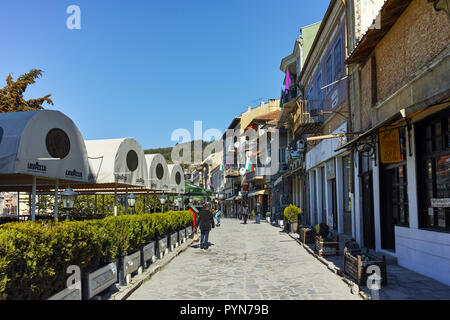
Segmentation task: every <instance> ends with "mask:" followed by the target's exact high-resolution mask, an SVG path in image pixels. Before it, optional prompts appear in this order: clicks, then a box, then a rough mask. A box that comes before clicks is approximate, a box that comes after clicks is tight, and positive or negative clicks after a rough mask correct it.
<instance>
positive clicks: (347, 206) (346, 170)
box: [342, 156, 352, 212]
mask: <svg viewBox="0 0 450 320" xmlns="http://www.w3.org/2000/svg"><path fill="white" fill-rule="evenodd" d="M342 169H343V179H342V182H343V191H344V211H347V212H351V211H352V206H351V202H350V188H349V186H350V157H349V156H345V157H343V158H342Z"/></svg>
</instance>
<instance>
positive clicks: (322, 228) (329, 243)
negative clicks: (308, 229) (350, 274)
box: [315, 222, 339, 256]
mask: <svg viewBox="0 0 450 320" xmlns="http://www.w3.org/2000/svg"><path fill="white" fill-rule="evenodd" d="M329 234H330V227H329V226H328V225H327V224H326V223H325V222H321V223H320V224H318V225H316V238H315V246H316V253H317V254H318V255H319V256H336V255H339V236H338V237H337V238H336V239H334V238H332V237H329Z"/></svg>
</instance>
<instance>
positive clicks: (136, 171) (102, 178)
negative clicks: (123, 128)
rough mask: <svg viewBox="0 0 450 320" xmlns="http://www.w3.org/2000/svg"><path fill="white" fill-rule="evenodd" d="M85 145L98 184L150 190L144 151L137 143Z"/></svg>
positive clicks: (127, 140)
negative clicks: (147, 188)
mask: <svg viewBox="0 0 450 320" xmlns="http://www.w3.org/2000/svg"><path fill="white" fill-rule="evenodd" d="M85 144H86V149H87V154H88V159H89V167H90V174H91V175H92V178H93V179H94V181H95V183H96V184H113V183H115V184H122V185H129V186H138V187H146V186H147V180H148V170H147V163H146V161H145V157H144V150H143V149H142V147H141V145H140V144H139V143H138V142H137V141H136V140H135V139H133V138H123V139H108V140H86V141H85Z"/></svg>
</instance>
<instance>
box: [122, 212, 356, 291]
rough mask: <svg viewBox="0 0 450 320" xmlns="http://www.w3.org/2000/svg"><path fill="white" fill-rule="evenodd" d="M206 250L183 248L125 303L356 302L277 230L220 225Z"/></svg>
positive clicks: (234, 223)
mask: <svg viewBox="0 0 450 320" xmlns="http://www.w3.org/2000/svg"><path fill="white" fill-rule="evenodd" d="M209 241H210V243H211V246H210V248H209V249H208V250H202V249H199V248H195V247H190V248H188V249H187V250H186V251H185V252H183V253H182V254H181V255H179V256H178V257H176V258H175V259H174V260H173V261H171V263H170V264H169V265H167V266H166V267H165V268H164V269H163V270H161V271H160V272H159V273H157V274H156V275H154V276H153V277H152V278H151V279H150V280H149V281H147V282H145V283H144V284H143V285H142V286H141V287H140V288H139V289H137V290H136V291H135V292H134V293H133V294H132V295H131V296H130V297H129V298H128V299H130V300H158V299H163V300H166V299H174V300H211V299H224V300H227V299H232V300H259V299H275V300H288V299H293V300H304V299H308V300H325V299H326V300H329V299H335V300H341V299H345V300H349V299H352V300H359V299H361V297H360V296H358V295H354V294H352V293H351V292H350V288H349V287H348V286H347V285H346V284H345V283H344V282H343V281H342V280H341V279H340V278H339V277H338V276H337V275H335V274H333V273H332V272H330V271H329V270H328V269H327V268H326V266H325V265H323V264H322V263H320V262H319V261H318V260H317V259H316V258H314V257H313V256H311V255H310V254H309V253H307V252H306V251H305V250H304V249H303V248H302V247H301V246H299V245H298V243H297V242H296V241H295V240H294V239H292V238H291V237H289V235H287V234H285V233H281V232H280V229H279V228H275V227H273V226H271V225H269V224H267V223H261V224H255V223H253V222H249V223H248V224H246V225H244V224H242V223H241V222H240V221H239V220H236V219H224V220H223V221H222V224H221V226H220V227H216V228H215V229H213V230H212V232H211V234H210V239H209Z"/></svg>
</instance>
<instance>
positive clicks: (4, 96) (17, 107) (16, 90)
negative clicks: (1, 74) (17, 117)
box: [0, 69, 53, 113]
mask: <svg viewBox="0 0 450 320" xmlns="http://www.w3.org/2000/svg"><path fill="white" fill-rule="evenodd" d="M41 75H42V70H39V69H32V70H30V72H28V73H25V74H23V75H21V76H19V77H18V78H17V80H16V81H14V80H13V78H12V75H11V74H9V75H8V76H7V77H6V86H5V87H3V89H0V113H2V112H18V111H32V110H40V109H43V106H42V105H43V104H44V102H47V103H48V104H51V105H53V101H52V100H51V99H50V96H51V95H50V94H48V95H46V96H44V97H42V98H38V99H30V100H25V99H24V98H23V94H24V93H25V90H26V89H27V87H28V85H30V84H33V83H35V82H36V81H35V80H36V79H38V78H39V77H40V76H41Z"/></svg>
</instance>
